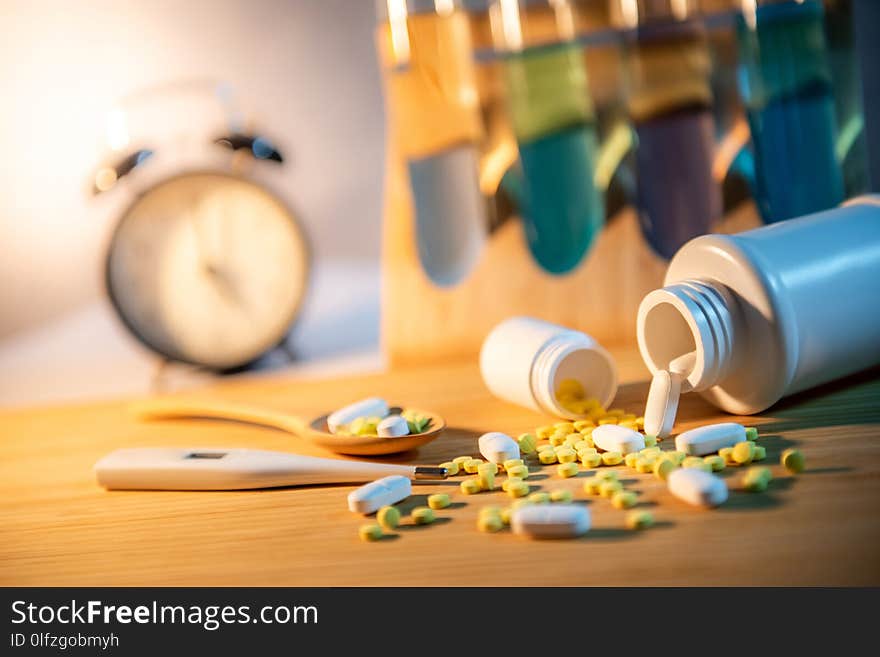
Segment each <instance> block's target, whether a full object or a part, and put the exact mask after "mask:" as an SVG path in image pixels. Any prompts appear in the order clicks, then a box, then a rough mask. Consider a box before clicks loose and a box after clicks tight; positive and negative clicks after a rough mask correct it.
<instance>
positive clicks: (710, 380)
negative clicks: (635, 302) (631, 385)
mask: <svg viewBox="0 0 880 657" xmlns="http://www.w3.org/2000/svg"><path fill="white" fill-rule="evenodd" d="M735 312H736V302H735V300H734V299H733V297H732V296H731V294H730V292H729V291H728V290H727V289H726V288H725V287H724V286H722V285H719V284H717V283H709V282H707V281H697V280H690V281H683V282H681V283H676V284H674V285H668V286H666V287H664V288H662V289H659V290H654V291H653V292H651V293H649V294H648V295H647V296H646V297H645V298H644V299H643V300H642V303H641V305H640V306H639V312H638V326H637V333H638V342H639V350H640V351H641V354H642V358H643V359H644V361H645V364H647V366H648V368H649V369H650V370H651V372H652V373H654V372H657V371H658V370H669V369H670V366H671V365H672V364H673V362H674V361H676V362H678V363H680V362H682V360H684V358H683V357H685V356H686V355H688V354H691V353H693V354H694V357H693V365H692V366H690V367H689V368H688V369H689V372H681V373H682V374H685V373H686V374H687V377H686V380H687V383H688V385H689V386H690V387H691V389H693V390H705V389H707V388H710V387H712V386H713V385H715V384H717V383H718V382H719V381H721V380H722V379H723V378H724V376H726V374H727V373H728V372H729V370H730V367H731V362H732V348H733V344H734V337H735V336H734V332H735V326H736V317H735Z"/></svg>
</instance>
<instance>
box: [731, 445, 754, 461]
mask: <svg viewBox="0 0 880 657" xmlns="http://www.w3.org/2000/svg"><path fill="white" fill-rule="evenodd" d="M731 456H733V460H734V462H735V463H739V464H740V465H746V464H747V463H751V462H752V459H753V458H755V443H753V442H752V441H751V440H745V441H743V442H741V443H737V444H736V445H734V446H733V453H732V454H731Z"/></svg>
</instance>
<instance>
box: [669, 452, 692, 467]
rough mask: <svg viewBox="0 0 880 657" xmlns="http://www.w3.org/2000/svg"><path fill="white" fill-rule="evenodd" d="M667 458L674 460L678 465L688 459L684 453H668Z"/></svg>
mask: <svg viewBox="0 0 880 657" xmlns="http://www.w3.org/2000/svg"><path fill="white" fill-rule="evenodd" d="M666 456H668V457H669V458H671V459H673V460H674V461H675V464H676V465H681V464H682V461H684V460H685V459H686V458H687V454H685V453H684V452H677V451H676V452H666Z"/></svg>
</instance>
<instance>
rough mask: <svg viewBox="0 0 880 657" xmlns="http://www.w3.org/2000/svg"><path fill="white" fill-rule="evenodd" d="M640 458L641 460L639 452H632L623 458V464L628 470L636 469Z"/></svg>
mask: <svg viewBox="0 0 880 657" xmlns="http://www.w3.org/2000/svg"><path fill="white" fill-rule="evenodd" d="M638 458H639V453H638V452H630V453H629V454H627V455H626V456H624V457H623V463H624V464H625V465H626V467H628V468H635V467H636V460H637V459H638Z"/></svg>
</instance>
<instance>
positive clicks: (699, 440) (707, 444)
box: [675, 422, 746, 456]
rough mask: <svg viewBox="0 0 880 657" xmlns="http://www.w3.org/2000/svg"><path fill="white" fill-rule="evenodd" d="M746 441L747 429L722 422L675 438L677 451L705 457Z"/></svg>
mask: <svg viewBox="0 0 880 657" xmlns="http://www.w3.org/2000/svg"><path fill="white" fill-rule="evenodd" d="M745 439H746V429H745V427H744V426H743V425H741V424H737V423H736V422H720V423H718V424H709V425H706V426H704V427H697V428H696V429H691V430H690V431H685V432H684V433H680V434H678V435H677V436H676V437H675V449H677V450H678V451H679V452H684V453H685V454H693V455H694V456H704V455H706V454H713V453H715V452H717V451H718V450H719V449H721V448H723V447H732V446H734V445H736V444H737V443H741V442H743V441H744V440H745Z"/></svg>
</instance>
